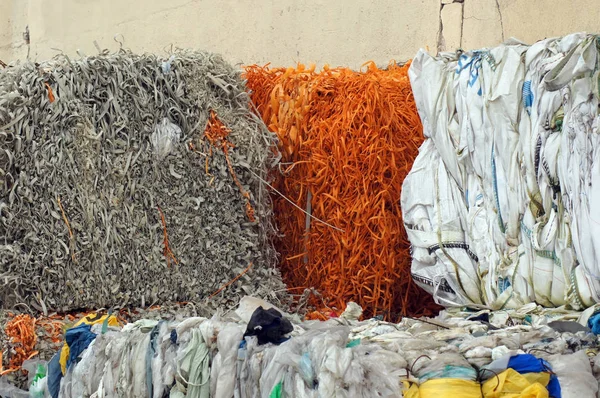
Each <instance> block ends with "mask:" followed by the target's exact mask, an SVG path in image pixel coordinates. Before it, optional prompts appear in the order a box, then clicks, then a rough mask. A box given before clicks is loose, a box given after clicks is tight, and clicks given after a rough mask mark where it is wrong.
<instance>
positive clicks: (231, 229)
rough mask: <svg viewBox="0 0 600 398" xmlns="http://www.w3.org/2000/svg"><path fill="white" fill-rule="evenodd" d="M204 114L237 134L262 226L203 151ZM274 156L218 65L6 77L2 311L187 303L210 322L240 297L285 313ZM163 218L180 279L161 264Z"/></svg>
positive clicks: (241, 174)
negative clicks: (271, 177) (277, 305)
mask: <svg viewBox="0 0 600 398" xmlns="http://www.w3.org/2000/svg"><path fill="white" fill-rule="evenodd" d="M48 87H50V88H51V90H52V94H53V95H54V97H55V100H54V101H53V102H52V101H51V100H50V94H49V90H48ZM211 110H213V111H214V112H215V113H216V114H217V116H218V118H219V119H220V120H221V121H222V122H223V123H224V124H225V125H226V126H227V128H228V129H229V130H230V131H231V132H230V134H229V137H228V139H229V141H231V143H233V144H234V146H235V147H234V148H233V149H231V150H230V151H229V156H230V159H231V164H232V168H233V170H234V172H235V174H236V175H237V177H238V178H239V181H240V182H241V184H242V186H243V188H244V190H245V191H248V192H249V193H250V195H251V196H250V201H251V204H252V205H253V207H254V209H255V211H256V221H255V222H250V221H249V219H248V217H247V215H246V211H245V205H246V202H245V199H244V198H243V197H242V193H241V192H240V189H239V188H238V186H237V185H236V184H235V182H234V180H233V177H232V175H231V173H230V171H229V169H228V165H227V160H226V158H225V155H224V153H223V151H222V149H220V148H215V147H212V146H211V144H210V143H209V142H208V141H207V140H206V138H205V137H204V135H203V133H204V129H205V126H206V124H207V120H208V117H209V113H210V111H211ZM275 140H276V138H275V136H274V135H273V134H272V133H270V132H268V131H267V129H266V128H265V126H264V124H263V123H262V122H261V121H260V119H259V118H257V117H256V116H255V115H254V114H253V113H252V111H251V110H250V101H249V97H248V94H247V93H246V92H245V86H244V82H243V80H242V79H241V77H240V73H239V71H237V70H235V69H234V68H233V67H232V66H230V65H228V64H227V63H226V62H225V61H223V59H222V58H221V57H220V56H218V55H214V54H209V53H204V52H191V51H180V52H175V53H174V54H173V55H172V56H171V57H170V58H168V59H164V58H160V57H158V56H155V55H148V54H145V55H135V54H132V53H130V52H128V51H124V50H122V51H120V52H118V53H116V54H109V53H107V52H104V53H102V54H100V55H98V56H92V57H87V58H82V59H78V60H71V59H69V58H67V57H66V56H57V57H56V58H54V59H52V60H51V61H48V62H44V63H42V64H39V65H38V64H34V63H31V62H27V63H24V64H17V65H11V66H9V67H7V68H5V69H0V307H3V308H14V307H20V309H21V310H29V311H32V312H35V311H40V312H51V311H60V312H64V311H70V310H75V309H80V308H108V307H133V306H142V307H143V306H148V305H151V304H168V303H175V302H182V301H191V302H195V303H202V305H201V306H199V307H200V308H202V311H200V312H202V313H206V314H209V313H212V312H213V311H214V309H215V308H217V307H225V308H230V307H232V306H234V305H235V304H237V302H238V300H239V298H240V297H241V296H243V295H246V294H252V295H256V296H259V297H261V298H266V299H269V300H271V301H274V302H277V301H279V299H285V297H286V296H285V293H284V290H285V286H284V285H283V283H282V282H281V278H280V276H279V273H278V272H277V270H276V268H275V265H276V263H277V258H276V257H277V255H276V252H275V250H274V247H273V244H272V237H273V236H274V234H275V227H274V224H273V215H272V206H271V202H270V198H269V194H268V192H267V190H266V189H267V187H266V184H265V183H264V182H265V181H266V180H267V179H268V173H269V170H270V169H271V168H272V167H274V166H275V165H276V164H277V162H278V156H277V154H275V153H274V152H273V150H272V148H273V144H274V143H275ZM190 143H191V144H192V145H193V150H192V149H191V148H192V146H190ZM159 208H160V209H161V210H162V212H163V214H164V217H165V222H166V230H167V233H168V240H169V247H170V248H171V250H172V252H173V255H174V257H175V259H176V260H177V263H175V262H174V261H171V264H168V261H167V258H166V257H165V255H164V253H163V251H164V235H163V232H164V229H163V223H162V220H161V215H160V212H159V210H158V209H159ZM70 231H71V232H70ZM250 263H252V267H251V268H250V270H249V271H248V272H247V273H245V274H244V275H243V276H242V277H241V278H240V279H239V281H237V282H236V283H234V284H232V285H231V286H229V287H228V288H227V289H225V290H224V291H223V292H222V293H220V294H218V295H217V296H215V297H213V298H211V299H210V300H209V299H208V297H209V296H210V295H211V293H213V292H214V291H216V290H217V289H218V288H219V287H220V286H222V285H223V284H225V283H227V282H228V281H230V280H232V279H233V278H235V277H236V276H237V275H239V274H240V273H242V272H243V271H244V270H245V269H246V268H247V267H248V265H249V264H250Z"/></svg>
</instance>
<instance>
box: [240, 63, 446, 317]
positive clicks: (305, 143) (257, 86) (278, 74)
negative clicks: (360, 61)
mask: <svg viewBox="0 0 600 398" xmlns="http://www.w3.org/2000/svg"><path fill="white" fill-rule="evenodd" d="M366 66H367V68H366V70H365V71H361V72H356V71H352V70H350V69H346V68H336V69H329V68H327V67H325V68H324V69H323V70H322V71H321V72H316V71H315V68H314V67H311V68H308V69H307V68H305V67H304V66H303V65H298V67H297V68H287V69H285V68H269V67H261V66H256V65H254V66H250V67H247V68H246V72H245V77H246V79H247V85H248V88H249V89H250V90H251V98H252V101H253V103H254V104H255V106H256V109H257V110H258V112H259V113H260V115H261V116H262V118H263V120H264V121H265V124H266V125H267V126H268V127H269V129H270V130H271V131H273V132H275V133H276V134H277V135H278V137H279V140H280V142H279V149H280V151H281V153H282V156H283V159H282V165H281V176H279V178H278V180H277V184H276V187H277V190H278V191H280V192H281V193H282V194H283V195H284V196H285V197H287V198H288V199H289V200H291V202H293V203H294V204H295V205H296V206H297V207H296V206H294V205H292V204H291V203H290V202H288V200H286V199H285V198H283V197H281V196H279V195H277V196H275V197H274V206H275V214H276V217H277V222H278V226H279V229H280V231H281V232H282V234H283V238H282V239H281V240H280V242H278V249H279V252H280V253H281V255H282V258H281V270H282V274H283V277H284V280H285V282H286V283H287V285H288V288H290V289H291V290H293V291H294V292H297V291H298V289H302V288H314V289H316V290H317V291H318V292H319V293H320V294H321V295H322V296H323V297H322V300H321V299H319V301H318V302H316V301H315V302H313V304H314V305H316V306H317V308H320V309H323V310H322V311H319V312H318V313H321V314H331V312H332V311H333V312H335V313H338V314H339V313H340V312H341V311H343V310H344V308H345V305H346V303H347V302H348V301H355V302H357V303H358V304H360V305H361V306H362V307H363V309H364V314H365V316H366V317H371V316H376V315H383V316H384V318H385V319H387V320H397V319H398V318H399V317H400V316H402V315H410V316H415V315H431V314H433V313H435V312H437V311H438V309H439V308H438V307H437V306H436V305H435V304H434V303H433V300H432V299H431V297H430V296H429V295H428V294H427V293H425V292H424V291H422V290H421V289H419V288H418V287H417V286H416V285H415V283H414V282H413V281H412V278H411V275H410V264H411V258H410V253H409V242H408V239H407V237H406V232H405V230H404V227H403V224H402V215H401V211H400V191H401V188H402V182H403V180H404V178H405V176H406V175H407V174H408V172H409V171H410V168H411V166H412V164H413V161H414V159H415V157H416V156H417V153H418V148H419V146H420V145H421V142H422V141H423V134H422V127H421V121H420V119H419V115H418V113H417V109H416V106H415V103H414V99H413V95H412V91H411V87H410V82H409V79H408V76H407V70H408V65H405V66H398V65H396V64H391V65H390V66H389V67H388V68H387V69H385V70H384V69H379V68H377V67H376V66H375V65H374V64H373V63H369V64H366ZM298 208H300V209H304V211H301V210H299V209H298ZM307 213H308V214H309V215H310V216H308V215H307ZM312 317H313V318H314V317H316V318H318V317H319V315H317V314H315V313H313V315H312Z"/></svg>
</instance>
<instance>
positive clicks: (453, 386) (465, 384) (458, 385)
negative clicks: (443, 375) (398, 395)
mask: <svg viewBox="0 0 600 398" xmlns="http://www.w3.org/2000/svg"><path fill="white" fill-rule="evenodd" d="M404 398H482V395H481V385H480V384H479V383H477V382H475V381H469V380H462V379H435V380H429V381H426V382H425V383H423V384H421V385H420V386H417V385H416V384H413V385H411V386H410V388H408V390H406V391H405V392H404Z"/></svg>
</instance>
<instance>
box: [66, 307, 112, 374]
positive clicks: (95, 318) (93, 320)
mask: <svg viewBox="0 0 600 398" xmlns="http://www.w3.org/2000/svg"><path fill="white" fill-rule="evenodd" d="M106 318H108V321H107V324H108V326H119V320H118V319H117V317H116V316H114V315H110V316H109V315H103V316H99V315H98V314H90V315H87V316H85V317H83V318H81V319H80V320H79V321H77V323H76V324H75V325H73V327H77V326H80V325H83V324H86V325H97V324H101V323H104V321H105V320H106ZM69 354H70V349H69V346H68V345H67V343H64V344H63V346H62V350H61V351H60V360H59V363H60V369H61V371H62V374H63V376H64V375H66V374H67V360H68V359H69Z"/></svg>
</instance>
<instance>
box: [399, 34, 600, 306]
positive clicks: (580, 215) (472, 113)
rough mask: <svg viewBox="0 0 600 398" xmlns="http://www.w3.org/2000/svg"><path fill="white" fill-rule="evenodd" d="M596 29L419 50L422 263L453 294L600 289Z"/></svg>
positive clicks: (495, 301) (501, 300)
mask: <svg viewBox="0 0 600 398" xmlns="http://www.w3.org/2000/svg"><path fill="white" fill-rule="evenodd" d="M598 48H599V40H598V38H597V37H596V36H593V35H587V34H573V35H570V36H566V37H564V38H558V39H547V40H544V41H540V42H538V43H536V44H534V45H532V46H526V45H524V44H522V43H518V42H516V41H511V42H508V43H506V44H503V45H500V46H498V47H495V48H492V49H485V50H480V51H471V52H464V53H463V52H461V53H456V54H441V55H440V56H438V57H432V56H430V55H428V54H427V53H426V52H424V51H421V52H419V53H418V55H417V56H416V57H415V59H414V60H413V62H412V65H411V68H410V71H409V76H410V79H411V83H412V87H413V92H414V96H415V100H416V104H417V108H418V111H419V115H420V117H421V120H422V122H423V129H424V135H425V137H426V140H425V142H424V143H423V145H422V147H421V149H420V153H419V155H418V157H417V159H416V161H415V163H414V165H413V168H412V171H411V172H410V174H409V175H408V176H407V178H406V179H405V181H404V185H403V189H402V199H401V201H402V212H403V217H404V223H405V226H406V230H407V233H408V237H409V239H410V242H411V244H412V253H413V254H412V255H413V262H412V274H413V278H414V279H415V281H416V282H417V283H419V285H420V286H422V287H423V288H425V289H426V290H428V291H429V292H431V293H432V294H433V296H434V298H435V300H436V301H437V302H438V303H440V304H442V305H445V306H462V305H471V306H485V307H489V308H493V309H502V308H517V307H520V306H522V305H524V304H527V303H531V302H535V303H538V304H540V305H543V306H545V307H559V306H562V305H565V304H568V305H570V306H572V307H573V308H576V309H583V308H586V307H589V306H591V305H592V304H594V303H597V302H600V280H599V276H600V153H599V151H600V131H599V130H598V124H599V120H600V118H599V117H598V113H599V112H598V105H599V101H598V100H599V91H598V90H599V87H598V81H599V76H600V75H599V68H598V66H599V63H600V58H599V57H598Z"/></svg>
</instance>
